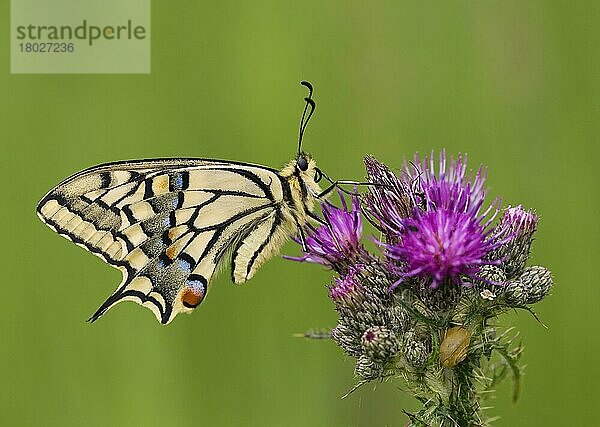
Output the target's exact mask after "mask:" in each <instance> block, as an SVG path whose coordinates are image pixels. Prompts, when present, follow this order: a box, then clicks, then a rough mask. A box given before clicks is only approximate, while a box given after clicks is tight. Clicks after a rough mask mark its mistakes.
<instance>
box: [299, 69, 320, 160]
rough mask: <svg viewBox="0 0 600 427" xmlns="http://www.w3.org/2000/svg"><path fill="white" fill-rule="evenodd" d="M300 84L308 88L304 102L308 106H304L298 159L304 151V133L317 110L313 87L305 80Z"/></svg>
mask: <svg viewBox="0 0 600 427" xmlns="http://www.w3.org/2000/svg"><path fill="white" fill-rule="evenodd" d="M300 84H301V85H302V86H306V87H307V88H308V96H307V97H306V98H304V101H306V105H305V106H304V111H303V112H302V117H301V118H300V133H299V135H298V157H300V152H301V151H302V137H303V136H304V131H305V130H306V126H307V125H308V121H309V120H310V118H311V117H312V115H313V113H314V112H315V108H316V104H315V101H313V99H312V94H313V86H312V85H311V84H310V83H309V82H307V81H305V80H302V81H301V82H300ZM309 107H310V111H309ZM307 112H308V114H307Z"/></svg>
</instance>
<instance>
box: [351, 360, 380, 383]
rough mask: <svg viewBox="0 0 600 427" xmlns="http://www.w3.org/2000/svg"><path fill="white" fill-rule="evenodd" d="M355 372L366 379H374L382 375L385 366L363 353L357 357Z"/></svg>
mask: <svg viewBox="0 0 600 427" xmlns="http://www.w3.org/2000/svg"><path fill="white" fill-rule="evenodd" d="M354 373H355V374H356V375H357V376H359V377H361V378H363V379H365V380H374V379H375V378H378V377H380V376H381V374H382V373H383V367H382V366H381V365H380V364H379V363H376V362H374V361H372V360H371V359H370V358H369V357H368V356H365V355H362V356H360V357H359V358H358V359H356V366H355V367H354Z"/></svg>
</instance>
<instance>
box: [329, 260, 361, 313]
mask: <svg viewBox="0 0 600 427" xmlns="http://www.w3.org/2000/svg"><path fill="white" fill-rule="evenodd" d="M329 296H330V297H331V299H332V300H333V302H334V303H335V305H336V307H337V308H338V309H340V310H344V309H348V310H350V311H356V310H358V308H359V307H360V305H361V303H362V302H363V300H364V296H365V293H364V288H363V286H362V284H361V283H360V282H359V281H358V280H357V277H356V271H355V270H353V269H350V270H349V271H348V273H347V274H346V275H345V276H342V277H340V278H337V279H335V285H334V286H332V287H330V288H329Z"/></svg>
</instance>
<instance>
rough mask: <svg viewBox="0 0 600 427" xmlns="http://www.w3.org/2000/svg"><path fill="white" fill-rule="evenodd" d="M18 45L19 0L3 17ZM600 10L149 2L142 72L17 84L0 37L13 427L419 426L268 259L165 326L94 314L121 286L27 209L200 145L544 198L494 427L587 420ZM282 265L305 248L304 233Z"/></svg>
mask: <svg viewBox="0 0 600 427" xmlns="http://www.w3.org/2000/svg"><path fill="white" fill-rule="evenodd" d="M0 22H1V24H2V28H3V30H4V31H3V33H4V36H5V40H8V34H9V9H8V2H3V4H2V7H1V8H0ZM599 45H600V3H598V2H591V1H575V2H552V1H526V2H523V1H512V0H511V1H497V2H488V1H479V2H376V3H373V4H368V3H367V2H357V1H345V2H316V1H303V2H273V1H254V2H236V3H234V2H231V3H230V2H216V1H212V2H210V1H198V2H192V1H188V2H165V1H161V2H159V1H154V2H153V5H152V73H151V74H150V75H11V74H9V70H10V64H9V51H8V49H9V45H8V43H7V42H5V43H1V44H0V53H1V54H0V69H1V70H2V71H1V72H0V124H1V129H2V133H1V137H0V140H1V141H2V148H3V150H2V153H3V155H2V168H0V169H1V174H2V182H4V186H3V191H2V207H3V209H2V212H1V214H0V215H2V224H3V233H2V234H3V236H4V238H3V240H4V242H5V243H4V245H2V247H1V249H0V250H1V251H2V270H3V274H2V297H1V300H0V301H1V302H0V304H1V309H0V331H1V335H0V336H1V340H2V351H1V353H0V369H1V371H0V381H1V387H0V424H1V425H24V426H28V425H35V426H46V425H48V426H54V425H56V426H80V425H86V426H105V425H115V426H132V425H145V426H152V425H174V426H187V425H203V426H241V425H248V426H275V425H288V426H384V425H404V424H405V423H406V417H405V416H404V415H403V414H402V408H406V409H413V408H415V407H416V403H415V401H414V400H413V399H412V398H411V397H410V396H407V395H405V394H403V393H402V392H401V391H399V390H398V389H397V384H396V383H393V382H391V383H384V384H373V385H369V386H366V387H364V388H363V389H361V390H360V391H358V392H357V393H355V394H353V395H352V396H350V397H349V398H347V399H345V400H341V399H340V397H341V396H342V395H343V394H344V393H345V392H346V391H348V390H349V388H350V387H351V386H352V385H353V384H354V380H353V373H352V368H353V364H352V361H351V360H349V359H347V358H345V357H344V356H343V355H342V353H341V351H340V350H339V349H338V348H336V347H335V346H334V345H333V343H330V342H325V341H305V340H303V339H299V338H294V337H293V336H292V335H293V333H296V332H303V331H305V330H306V329H309V328H312V327H321V326H322V327H331V326H333V325H334V324H335V320H336V313H335V312H334V310H333V306H332V304H331V303H330V301H329V300H328V298H327V292H326V289H325V287H324V284H325V283H327V282H328V281H329V280H330V274H329V273H328V272H327V271H323V270H322V269H321V268H319V267H318V266H313V265H301V264H296V263H292V262H287V261H284V260H281V259H274V260H273V261H271V262H269V263H268V264H267V265H266V266H264V267H263V269H262V270H261V272H260V273H259V274H258V275H257V276H256V277H255V278H254V279H253V280H252V281H251V282H249V283H248V284H246V285H244V286H240V287H234V286H233V285H231V284H230V283H229V279H228V275H227V274H225V275H221V276H220V277H219V278H218V279H217V280H216V281H215V282H214V283H213V287H212V291H211V293H210V296H209V298H208V302H206V303H205V304H204V305H203V306H202V308H201V309H200V310H198V311H197V312H196V313H194V314H193V315H192V316H179V317H178V318H177V320H176V321H175V322H174V323H173V324H172V325H170V326H168V327H162V326H161V325H159V324H158V323H157V322H156V320H155V319H154V316H153V315H152V314H151V313H150V311H149V310H146V309H143V308H140V307H138V306H137V305H135V304H132V303H125V304H121V305H119V306H118V307H116V308H115V309H113V310H111V311H110V312H109V313H108V314H107V315H106V316H105V317H104V318H102V319H101V321H99V322H97V323H95V324H93V325H89V324H87V323H85V319H87V318H88V316H89V315H90V314H91V313H92V312H93V311H94V310H95V309H96V308H97V307H98V306H99V304H100V303H101V302H102V301H104V299H105V297H107V296H108V295H109V294H110V293H111V292H112V291H113V290H114V288H115V287H116V285H117V284H118V282H119V280H120V273H119V272H118V271H117V270H114V269H112V268H110V267H109V266H107V265H105V264H103V263H102V262H101V261H100V260H99V259H97V258H96V257H94V256H92V255H90V254H88V253H86V252H85V251H83V250H82V249H80V248H78V247H76V246H75V245H72V244H69V243H68V242H67V241H65V240H63V239H61V238H60V237H58V236H57V235H55V234H54V233H52V232H51V231H50V230H49V229H48V228H47V227H45V226H44V225H43V224H42V223H41V222H40V221H39V220H38V219H37V218H36V216H35V205H36V203H37V201H38V200H39V199H40V198H41V197H42V196H43V195H44V193H45V192H46V191H47V190H49V189H50V188H51V187H52V186H54V185H55V184H56V183H58V182H59V181H60V180H61V179H63V178H64V177H66V176H68V175H70V174H71V173H73V172H75V171H77V170H80V169H83V168H85V167H88V166H90V165H94V164H97V163H101V162H106V161H111V160H119V159H130V158H142V157H155V156H198V157H215V158H223V159H234V160H241V161H249V162H255V163H262V164H265V165H270V166H275V167H277V166H279V165H281V164H283V163H284V162H286V161H287V160H288V159H289V158H291V157H292V156H293V155H294V148H295V146H294V144H295V141H296V137H297V125H298V118H299V113H300V111H301V108H302V97H303V96H304V95H305V91H304V89H303V88H301V87H300V86H299V84H298V82H299V81H300V80H301V79H308V80H310V81H311V82H313V84H314V85H315V87H316V92H315V99H316V100H317V104H318V106H317V113H316V115H315V117H314V119H313V121H312V123H311V125H310V128H309V130H308V131H307V134H306V139H305V147H306V149H307V150H309V151H310V152H312V153H313V155H314V156H315V157H316V159H317V160H318V161H319V165H320V166H321V167H322V168H323V169H324V170H326V171H327V172H328V173H329V174H330V175H332V176H334V177H345V178H356V179H358V178H361V177H362V176H363V175H364V172H363V169H362V163H361V158H362V156H363V155H364V154H365V153H371V154H374V155H375V156H377V157H378V158H379V159H381V160H384V161H385V162H387V163H388V164H390V165H392V166H399V165H400V162H401V159H402V157H403V156H405V155H412V153H413V152H414V151H417V150H418V151H420V152H427V151H429V150H430V149H432V148H435V149H439V148H441V147H446V148H447V150H448V151H449V152H450V153H457V152H467V153H468V154H469V156H470V163H471V165H472V166H473V167H475V166H476V165H478V164H479V163H485V164H487V165H489V180H488V183H489V186H490V188H491V194H493V195H502V196H503V198H504V202H505V203H507V204H516V203H523V204H524V205H526V206H527V207H533V208H536V209H537V211H538V213H539V214H540V215H541V218H542V221H541V225H540V227H539V232H538V235H537V241H536V243H535V245H534V252H533V262H535V263H541V264H543V265H545V266H548V267H549V268H550V269H552V271H553V272H554V274H555V278H556V283H557V285H556V288H555V291H554V294H553V296H551V297H550V298H548V299H547V300H546V301H544V302H542V303H540V304H539V305H538V306H537V311H538V313H539V315H540V317H541V318H542V319H543V321H544V322H545V323H546V324H547V325H548V327H549V329H547V330H546V329H544V328H542V327H541V326H540V325H539V324H538V323H536V322H535V321H534V320H533V319H532V318H531V317H530V316H529V315H527V314H525V313H520V314H518V315H516V316H512V317H510V318H507V319H506V321H507V322H512V323H514V324H515V325H516V326H517V327H518V329H520V330H521V331H522V338H523V341H524V343H525V344H526V350H525V355H524V357H523V360H524V362H525V363H526V364H527V365H528V366H527V369H526V376H525V380H524V381H525V382H524V387H523V394H522V398H521V399H520V401H519V402H518V403H517V404H512V403H511V402H510V394H511V393H510V382H509V381H508V382H506V383H505V384H504V385H503V386H502V387H500V389H499V390H498V393H497V399H495V400H493V401H491V402H490V405H492V406H494V409H492V410H491V411H490V412H489V413H490V415H500V416H501V417H502V418H501V419H500V420H499V421H498V422H497V423H496V425H497V426H537V425H540V426H542V425H557V426H558V425H592V424H594V423H595V422H594V421H593V420H594V419H597V414H596V412H597V411H596V407H597V402H598V398H600V392H599V387H600V386H599V385H598V384H599V380H600V377H599V375H598V374H599V373H600V364H599V363H598V355H597V354H598V351H600V341H599V339H598V336H599V334H598V332H597V331H596V327H597V325H598V322H599V321H600V310H599V309H598V301H599V297H600V292H599V289H600V288H599V287H598V286H597V283H596V278H595V277H594V276H595V274H596V272H597V266H598V255H600V251H599V245H598V241H599V238H600V233H599V225H598V224H599V220H598V218H599V214H600V212H599V207H600V203H599V191H598V184H599V181H598V178H597V175H596V172H598V161H597V158H598V155H599V154H600V153H599V148H598V147H599V145H598V135H599V134H600V121H599V119H600V117H599V114H600V107H599V101H598V99H599V97H600V78H599V76H600V67H599V65H600V55H599V53H600V52H599ZM284 253H287V254H296V253H298V248H297V247H296V246H295V245H293V244H289V245H288V246H286V247H285V249H284Z"/></svg>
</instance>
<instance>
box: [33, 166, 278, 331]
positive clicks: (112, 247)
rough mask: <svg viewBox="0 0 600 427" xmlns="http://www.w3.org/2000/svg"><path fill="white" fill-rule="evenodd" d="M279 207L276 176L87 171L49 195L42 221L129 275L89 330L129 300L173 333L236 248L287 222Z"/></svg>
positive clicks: (172, 169)
mask: <svg viewBox="0 0 600 427" xmlns="http://www.w3.org/2000/svg"><path fill="white" fill-rule="evenodd" d="M282 198H283V188H282V182H281V181H280V179H279V177H278V175H277V174H276V173H275V171H273V170H271V169H268V168H263V167H259V166H255V165H247V164H238V163H231V162H222V161H216V160H204V159H175V160H169V159H166V160H151V161H137V162H121V163H113V164H107V165H102V166H98V167H95V168H91V169H88V170H86V171H82V172H80V173H78V174H76V175H73V176H72V177H70V178H68V179H66V180H65V181H63V182H62V183H61V184H59V185H58V186H57V187H56V188H54V189H53V190H52V191H51V192H50V193H48V194H47V195H46V196H45V197H44V198H43V199H42V201H41V202H40V204H39V206H38V214H39V216H40V218H41V219H42V220H43V221H44V222H45V223H46V224H48V225H49V226H50V227H51V228H52V229H54V230H55V231H57V232H58V233H59V234H61V235H63V236H64V237H66V238H68V239H69V240H72V241H73V242H75V243H76V244H78V245H80V246H82V247H84V248H85V249H87V250H89V251H91V252H93V253H94V254H96V255H98V256H100V257H101V258H102V259H103V260H105V261H106V262H107V263H109V264H111V265H113V266H115V267H116V268H118V269H119V270H121V272H122V273H123V281H122V282H121V285H120V286H119V287H118V288H117V290H116V291H115V292H114V293H113V294H112V295H111V296H110V297H109V298H108V299H107V300H106V302H105V303H104V304H102V306H101V307H100V308H99V309H98V311H97V312H96V313H95V314H94V315H93V316H92V318H91V319H90V320H92V321H93V320H96V319H97V318H98V317H100V316H101V315H102V314H104V313H105V312H106V310H108V309H109V308H110V307H112V306H113V305H115V304H117V303H118V302H120V301H125V300H132V301H135V302H137V303H139V304H141V305H143V306H145V307H148V308H150V309H151V310H152V311H153V312H154V314H155V315H156V317H157V318H158V319H159V321H161V322H162V323H165V324H166V323H169V322H170V321H171V320H172V319H173V318H174V317H175V316H176V315H177V314H178V313H180V312H189V311H191V310H192V309H193V308H194V307H196V306H197V305H198V304H200V302H201V301H202V300H203V299H204V296H205V295H206V292H207V286H208V283H209V281H210V279H211V277H212V275H213V273H214V272H215V269H216V267H217V265H218V264H219V262H220V261H221V260H222V259H223V257H224V256H225V254H226V253H228V251H229V250H230V249H231V248H233V247H237V245H239V243H240V242H242V241H244V239H246V238H247V237H248V235H249V234H251V233H252V232H253V231H254V230H257V229H263V228H264V227H263V226H261V224H263V223H271V222H272V221H273V219H275V218H280V217H281V212H280V205H281V203H280V202H281V200H282Z"/></svg>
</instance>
